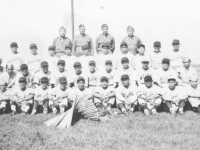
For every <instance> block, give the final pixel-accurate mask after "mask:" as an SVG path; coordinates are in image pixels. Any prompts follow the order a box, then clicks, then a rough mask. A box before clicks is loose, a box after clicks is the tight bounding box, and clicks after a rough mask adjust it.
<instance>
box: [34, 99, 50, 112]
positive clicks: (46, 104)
mask: <svg viewBox="0 0 200 150" xmlns="http://www.w3.org/2000/svg"><path fill="white" fill-rule="evenodd" d="M39 105H41V104H39V102H38V101H34V104H33V109H35V110H37V108H38V106H39ZM42 105H43V107H44V108H45V109H48V106H49V101H48V100H46V101H44V102H42Z"/></svg>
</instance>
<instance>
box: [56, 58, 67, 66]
mask: <svg viewBox="0 0 200 150" xmlns="http://www.w3.org/2000/svg"><path fill="white" fill-rule="evenodd" d="M57 64H64V65H65V61H64V60H62V59H61V60H59V61H58V63H57Z"/></svg>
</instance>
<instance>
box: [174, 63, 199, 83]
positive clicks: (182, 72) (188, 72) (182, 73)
mask: <svg viewBox="0 0 200 150" xmlns="http://www.w3.org/2000/svg"><path fill="white" fill-rule="evenodd" d="M177 72H178V73H179V77H180V79H181V82H183V83H188V84H189V83H190V82H189V80H190V77H193V76H195V77H197V71H196V69H195V68H192V67H189V68H188V69H186V68H185V67H183V66H182V67H179V68H178V69H177Z"/></svg>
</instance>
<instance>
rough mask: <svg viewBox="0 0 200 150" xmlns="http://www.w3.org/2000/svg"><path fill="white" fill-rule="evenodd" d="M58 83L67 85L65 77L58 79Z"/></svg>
mask: <svg viewBox="0 0 200 150" xmlns="http://www.w3.org/2000/svg"><path fill="white" fill-rule="evenodd" d="M59 83H61V84H62V83H67V79H66V78H65V77H60V78H59Z"/></svg>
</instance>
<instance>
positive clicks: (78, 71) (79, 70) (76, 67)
mask: <svg viewBox="0 0 200 150" xmlns="http://www.w3.org/2000/svg"><path fill="white" fill-rule="evenodd" d="M74 69H75V71H76V73H77V74H78V73H81V69H82V67H81V66H75V67H74Z"/></svg>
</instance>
